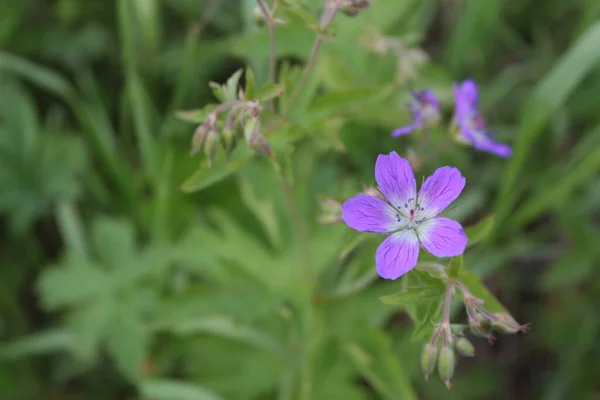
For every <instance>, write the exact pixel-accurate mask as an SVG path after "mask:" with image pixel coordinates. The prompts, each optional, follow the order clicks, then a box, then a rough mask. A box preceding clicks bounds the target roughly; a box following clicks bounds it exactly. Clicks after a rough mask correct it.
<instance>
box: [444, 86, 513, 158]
mask: <svg viewBox="0 0 600 400" xmlns="http://www.w3.org/2000/svg"><path fill="white" fill-rule="evenodd" d="M453 89H454V100H455V109H454V110H455V111H454V123H455V124H456V126H457V127H458V134H457V136H456V139H457V140H459V141H461V142H463V143H470V144H471V145H473V147H475V148H476V149H478V150H482V151H487V152H488V153H492V154H496V155H497V156H500V157H509V156H510V155H511V154H512V149H511V148H510V146H508V145H506V144H503V143H497V142H494V140H493V139H492V135H493V133H492V132H490V131H488V130H487V127H486V122H485V119H484V118H483V116H482V115H481V113H480V111H479V108H478V106H477V102H478V98H479V95H478V93H477V85H476V84H475V82H474V81H472V80H470V79H467V80H465V81H463V82H462V83H461V84H457V83H454V84H453Z"/></svg>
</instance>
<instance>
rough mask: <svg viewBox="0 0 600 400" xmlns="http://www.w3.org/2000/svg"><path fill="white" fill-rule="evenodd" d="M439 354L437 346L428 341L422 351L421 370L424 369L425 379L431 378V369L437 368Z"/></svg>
mask: <svg viewBox="0 0 600 400" xmlns="http://www.w3.org/2000/svg"><path fill="white" fill-rule="evenodd" d="M437 355H438V348H437V346H434V345H432V344H431V343H427V344H426V345H425V347H423V352H422V353H421V370H422V371H423V374H425V380H427V379H429V375H430V374H431V371H433V369H434V368H435V363H436V361H437Z"/></svg>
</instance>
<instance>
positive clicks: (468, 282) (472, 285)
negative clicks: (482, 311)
mask: <svg viewBox="0 0 600 400" xmlns="http://www.w3.org/2000/svg"><path fill="white" fill-rule="evenodd" d="M458 280H459V281H460V282H462V284H463V285H465V286H466V287H467V289H468V290H469V292H471V294H472V295H473V296H475V297H477V298H480V299H482V300H483V301H485V303H484V305H483V306H484V307H485V308H486V310H488V311H489V312H491V313H495V312H508V311H507V310H506V308H504V306H503V305H502V304H501V303H500V302H499V301H498V300H497V299H496V297H495V296H494V295H493V294H491V293H490V291H489V290H488V288H487V287H485V285H484V284H483V283H482V282H481V279H480V278H479V277H478V276H477V275H475V274H473V273H471V272H469V271H466V270H463V273H462V274H461V275H460V276H459V277H458Z"/></svg>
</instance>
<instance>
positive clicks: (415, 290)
mask: <svg viewBox="0 0 600 400" xmlns="http://www.w3.org/2000/svg"><path fill="white" fill-rule="evenodd" d="M443 293H444V285H443V284H442V283H441V282H440V285H436V286H419V287H408V288H406V289H405V290H403V291H401V292H398V293H394V294H390V295H387V296H381V297H380V298H379V299H380V300H381V301H383V302H384V303H385V304H390V305H406V304H408V303H415V302H420V301H424V300H431V299H435V298H438V297H439V296H440V295H441V294H443Z"/></svg>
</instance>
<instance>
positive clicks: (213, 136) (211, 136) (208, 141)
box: [203, 129, 219, 167]
mask: <svg viewBox="0 0 600 400" xmlns="http://www.w3.org/2000/svg"><path fill="white" fill-rule="evenodd" d="M218 144H219V134H218V132H217V131H216V130H215V129H211V130H209V131H208V134H207V135H206V138H205V140H204V146H203V147H204V155H205V156H206V159H207V161H208V166H209V167H210V166H211V165H212V160H213V158H215V154H216V153H217V145H218Z"/></svg>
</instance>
